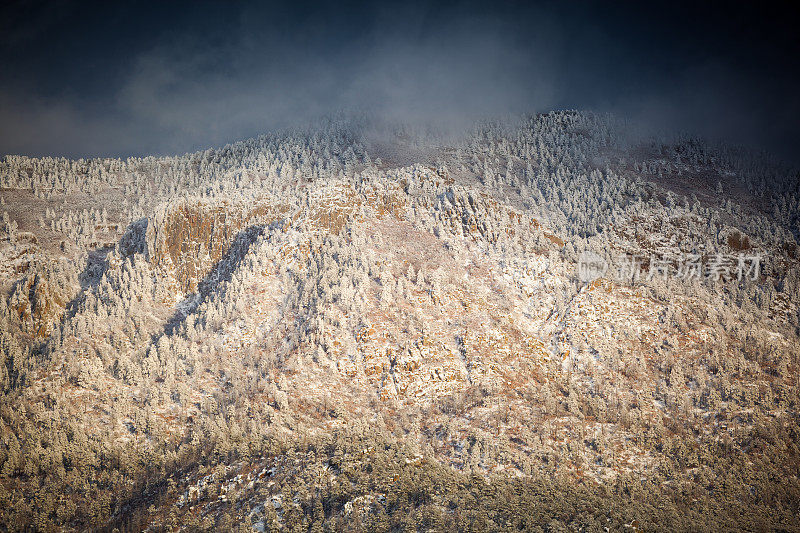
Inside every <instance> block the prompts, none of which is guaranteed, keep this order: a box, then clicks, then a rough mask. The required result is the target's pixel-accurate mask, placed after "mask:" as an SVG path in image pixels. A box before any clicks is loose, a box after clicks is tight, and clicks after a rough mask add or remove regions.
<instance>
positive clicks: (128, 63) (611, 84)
mask: <svg viewBox="0 0 800 533" xmlns="http://www.w3.org/2000/svg"><path fill="white" fill-rule="evenodd" d="M645 4H647V5H645ZM776 5H777V4H776ZM799 23H800V19H799V18H798V17H797V16H796V15H793V14H792V13H791V12H790V11H789V10H788V8H787V9H785V10H782V9H780V8H777V7H770V6H769V5H768V3H767V2H750V3H748V4H744V5H742V6H737V5H736V3H732V2H726V3H709V2H703V1H695V2H691V3H682V2H674V1H673V2H664V3H663V4H662V5H655V4H653V3H652V2H641V1H640V2H635V3H634V2H631V3H626V2H570V1H564V2H543V3H538V4H535V5H531V4H530V3H527V2H526V3H522V2H520V3H517V2H491V3H490V2H474V3H470V2H467V3H465V2H427V3H426V2H397V3H394V4H392V3H382V4H381V5H380V6H378V5H375V4H372V3H367V2H364V3H357V2H330V3H324V4H322V3H321V4H315V3H305V2H291V3H289V2H286V3H247V2H233V1H227V2H204V1H192V2H144V1H139V2H135V1H133V2H108V1H105V2H97V3H94V2H88V1H84V2H76V1H67V0H63V1H36V0H28V1H11V2H8V1H7V2H5V3H3V7H0V153H24V154H30V155H46V154H52V155H68V156H97V155H113V156H127V155H142V154H148V153H154V154H167V153H183V152H185V151H190V150H195V149H200V148H206V147H209V146H217V145H221V144H225V143H227V142H231V141H235V140H238V139H242V138H246V137H250V136H253V135H256V134H258V133H261V132H266V131H269V130H272V129H276V128H280V127H284V126H287V125H292V124H297V123H302V122H304V121H307V120H309V119H313V118H315V117H318V116H320V115H323V114H326V113H331V112H334V111H337V110H341V109H345V110H346V109H357V108H367V109H369V110H371V111H373V112H376V113H380V114H384V115H386V116H388V117H389V118H393V117H399V118H401V119H404V120H408V121H423V122H432V123H434V124H442V125H444V126H449V125H458V124H460V123H464V122H467V121H471V120H473V119H475V118H477V117H483V116H487V115H494V114H503V113H509V112H512V113H519V112H538V111H546V110H550V109H558V108H580V109H594V110H601V111H606V110H607V111H612V112H615V113H618V114H621V115H625V116H629V117H631V118H633V119H635V120H638V121H640V122H641V123H643V124H646V125H647V126H648V127H651V128H653V129H655V130H662V129H663V130H668V131H673V130H685V131H687V132H692V133H697V134H701V135H706V136H710V137H719V138H724V139H727V140H730V141H734V142H739V143H744V144H748V145H752V146H755V147H763V148H767V149H769V150H771V151H773V152H775V153H777V154H778V155H779V156H781V157H784V158H786V159H792V160H794V161H797V160H800V156H799V155H798V150H797V144H798V138H799V137H800V104H798V101H799V100H800V98H799V97H798V95H800V84H799V83H798V73H797V70H798V68H797V67H798V60H797V56H798V51H800V47H798V38H797V34H798V33H799V32H798V28H799V26H800V24H799Z"/></svg>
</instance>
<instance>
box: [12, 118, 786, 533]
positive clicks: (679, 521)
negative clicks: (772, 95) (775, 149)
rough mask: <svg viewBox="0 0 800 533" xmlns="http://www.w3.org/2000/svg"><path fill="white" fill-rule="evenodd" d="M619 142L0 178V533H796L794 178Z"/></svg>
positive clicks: (316, 139)
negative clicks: (575, 532) (735, 532)
mask: <svg viewBox="0 0 800 533" xmlns="http://www.w3.org/2000/svg"><path fill="white" fill-rule="evenodd" d="M397 131H402V132H403V133H402V135H400V134H397ZM627 133H628V132H627V131H626V129H625V126H624V125H623V124H620V123H618V122H617V121H616V120H615V119H613V118H612V117H607V116H598V115H595V114H591V113H579V112H573V111H567V112H554V113H550V114H544V115H536V116H531V117H521V118H520V119H519V120H517V121H514V122H509V123H482V124H478V125H475V127H474V128H473V129H471V130H469V131H467V132H464V134H463V135H462V136H461V137H460V138H459V139H458V140H453V139H452V138H450V139H448V140H447V142H445V141H444V140H443V139H436V138H435V137H431V136H430V135H428V134H426V135H424V136H423V135H421V134H417V133H415V132H414V130H413V129H391V130H390V132H385V131H381V132H376V128H375V127H374V126H372V125H370V124H368V123H367V122H366V121H365V119H359V120H353V121H342V122H336V121H329V122H327V123H326V124H324V125H320V126H319V127H318V128H316V129H311V130H307V131H297V132H289V133H282V134H273V135H269V136H263V137H259V138H257V139H252V140H249V141H245V142H241V143H236V144H233V145H229V146H226V147H224V148H222V149H218V150H207V151H205V152H198V153H194V154H186V155H184V156H180V157H171V158H144V159H128V160H124V161H122V160H111V159H108V160H89V161H87V160H79V161H71V160H65V159H52V158H44V159H30V158H24V157H17V156H7V157H6V158H5V159H3V160H2V162H0V201H2V204H3V205H2V209H3V211H4V213H3V220H2V224H0V287H2V289H3V293H2V298H0V360H2V363H3V364H2V365H0V387H2V389H3V402H2V405H0V530H3V529H4V530H11V531H13V530H25V528H34V529H37V530H43V531H49V530H59V529H66V530H87V529H91V528H99V529H107V530H112V529H114V528H118V529H119V530H120V531H138V530H142V529H147V528H149V530H150V531H157V530H158V531H177V530H185V531H195V530H200V529H206V530H235V529H237V528H238V530H242V531H252V530H256V531H265V530H291V531H298V530H303V531H305V530H312V531H373V530H377V531H395V530H397V531H400V530H403V531H407V530H408V531H410V530H419V531H423V530H424V531H429V530H437V531H438V530H454V529H458V530H475V531H488V530H511V529H515V530H553V531H556V530H562V529H564V528H568V529H579V528H587V529H588V528H591V529H592V530H601V529H602V528H609V529H612V530H639V529H658V530H676V529H678V530H720V529H738V528H746V529H783V530H796V529H798V528H797V523H798V516H800V479H798V474H800V449H799V448H798V442H800V440H799V437H800V434H799V433H800V423H799V422H800V421H799V420H798V408H800V398H799V397H798V392H799V391H798V377H799V376H800V350H798V346H800V339H799V338H798V337H799V336H800V314H799V312H800V311H799V310H798V305H800V250H799V249H798V244H797V242H798V238H800V203H798V202H799V199H800V181H799V180H798V175H797V172H796V171H793V170H791V169H787V168H785V167H783V166H781V165H780V164H778V163H776V162H773V161H771V160H770V159H769V158H767V157H766V156H762V155H758V154H751V153H749V152H746V151H744V150H740V149H734V148H730V147H724V146H711V145H707V144H705V143H703V142H701V141H698V140H689V139H677V140H670V141H666V140H660V141H649V140H648V141H643V140H641V139H637V140H635V141H632V140H631V137H630V136H629V135H628V134H627ZM589 263H591V264H589Z"/></svg>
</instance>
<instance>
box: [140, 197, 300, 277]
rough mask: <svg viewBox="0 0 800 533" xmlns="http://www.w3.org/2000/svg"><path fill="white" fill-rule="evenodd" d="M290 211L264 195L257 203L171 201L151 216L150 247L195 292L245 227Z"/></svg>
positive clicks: (153, 259) (156, 260)
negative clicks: (269, 200) (264, 197)
mask: <svg viewBox="0 0 800 533" xmlns="http://www.w3.org/2000/svg"><path fill="white" fill-rule="evenodd" d="M285 211H286V208H285V207H280V206H276V205H273V204H271V203H270V202H268V201H267V200H263V199H262V200H257V201H254V202H253V203H252V204H245V203H242V202H241V201H239V202H229V201H225V200H223V201H206V200H202V199H196V200H191V199H188V200H187V199H184V200H180V201H178V202H171V203H168V204H165V205H162V206H161V207H160V208H159V209H158V210H157V212H156V214H155V215H154V216H153V217H151V218H150V220H149V221H148V224H147V234H146V243H147V253H148V255H149V259H150V261H151V262H152V263H153V264H154V265H156V266H159V267H163V268H166V269H168V270H171V271H172V273H173V275H174V276H175V278H176V280H177V281H178V283H179V286H180V289H181V291H183V292H194V291H196V290H197V287H198V284H199V283H200V281H202V279H203V277H204V276H205V275H207V274H208V273H209V272H210V271H211V269H212V268H213V267H214V265H215V264H216V263H218V262H219V261H220V260H221V259H222V258H223V256H224V255H225V254H226V253H227V252H228V249H229V248H230V245H231V243H232V242H233V241H234V239H235V238H236V236H237V234H238V233H239V232H240V231H242V230H244V229H245V228H248V227H251V226H256V225H263V224H268V223H270V222H273V221H275V220H277V219H278V218H280V216H281V215H282V214H283V213H285Z"/></svg>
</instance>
